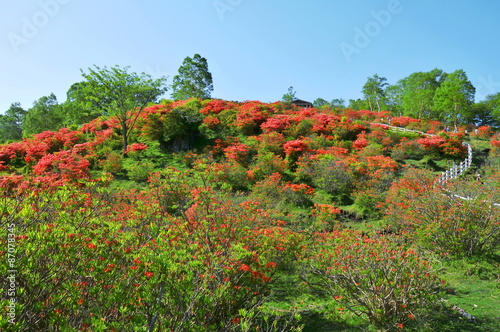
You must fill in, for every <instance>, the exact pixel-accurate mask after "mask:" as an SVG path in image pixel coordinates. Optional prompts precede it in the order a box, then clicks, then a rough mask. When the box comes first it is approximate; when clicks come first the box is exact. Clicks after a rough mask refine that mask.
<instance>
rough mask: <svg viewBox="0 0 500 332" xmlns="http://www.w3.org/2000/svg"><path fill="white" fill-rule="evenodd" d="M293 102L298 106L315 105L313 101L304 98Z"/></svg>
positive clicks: (308, 106)
mask: <svg viewBox="0 0 500 332" xmlns="http://www.w3.org/2000/svg"><path fill="white" fill-rule="evenodd" d="M292 104H293V105H296V106H299V107H305V108H311V107H313V104H312V103H310V102H308V101H305V100H302V99H295V100H292Z"/></svg>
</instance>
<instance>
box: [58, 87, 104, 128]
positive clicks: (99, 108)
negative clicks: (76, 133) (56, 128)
mask: <svg viewBox="0 0 500 332" xmlns="http://www.w3.org/2000/svg"><path fill="white" fill-rule="evenodd" d="M84 86H85V82H77V83H74V84H73V85H71V87H70V88H69V89H68V91H67V92H66V101H65V102H64V104H62V107H63V114H64V119H63V122H64V125H65V126H70V125H78V126H79V125H82V124H84V123H88V122H90V121H92V120H93V119H96V118H98V117H99V116H101V115H104V112H105V111H104V109H105V107H104V105H103V101H101V100H95V99H93V98H91V97H90V96H86V95H85V93H86V91H87V90H85V89H84Z"/></svg>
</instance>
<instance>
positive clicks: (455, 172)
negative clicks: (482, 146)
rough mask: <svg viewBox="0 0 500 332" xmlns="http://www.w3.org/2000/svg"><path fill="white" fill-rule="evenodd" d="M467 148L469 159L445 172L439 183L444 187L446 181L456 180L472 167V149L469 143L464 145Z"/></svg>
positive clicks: (438, 180) (439, 178) (438, 179)
mask: <svg viewBox="0 0 500 332" xmlns="http://www.w3.org/2000/svg"><path fill="white" fill-rule="evenodd" d="M463 145H465V146H466V147H467V158H466V159H465V160H464V161H462V162H461V163H460V164H458V165H453V167H452V168H450V169H448V170H447V171H446V172H443V173H442V174H441V175H440V176H439V177H438V178H437V183H438V184H440V185H442V184H445V183H446V181H449V180H454V179H456V178H457V177H459V176H460V175H462V174H464V173H465V172H466V171H467V170H468V169H469V168H470V167H471V165H472V147H471V146H470V144H469V143H465V142H464V143H463Z"/></svg>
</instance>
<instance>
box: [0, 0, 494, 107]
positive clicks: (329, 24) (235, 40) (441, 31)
mask: <svg viewBox="0 0 500 332" xmlns="http://www.w3.org/2000/svg"><path fill="white" fill-rule="evenodd" d="M0 4H1V5H2V10H1V12H0V112H2V113H3V112H4V111H5V110H7V109H8V107H9V106H10V104H11V103H12V102H21V105H22V106H23V107H24V108H25V109H28V108H30V107H31V106H32V104H33V102H34V101H35V100H37V99H39V98H40V97H42V96H46V95H49V94H50V93H51V92H53V93H54V94H55V95H56V96H57V98H58V101H59V102H64V101H65V100H66V91H67V90H68V88H69V87H70V86H71V84H73V83H75V82H78V81H81V80H82V77H81V73H80V69H84V70H87V69H88V68H89V67H91V66H93V65H94V64H95V65H98V66H100V67H102V66H108V67H110V66H114V65H119V66H122V67H124V66H130V67H131V70H132V71H135V72H139V73H140V72H146V73H148V74H150V75H152V76H153V77H159V76H168V77H169V80H168V83H169V84H171V83H172V78H173V76H175V75H176V74H177V70H178V68H179V66H180V65H181V63H182V61H183V59H184V58H185V57H186V56H193V55H194V54H195V53H199V54H200V55H201V56H203V57H205V58H207V60H208V65H209V70H210V71H211V73H212V75H213V80H214V91H213V93H212V96H213V97H215V98H222V99H228V100H236V101H242V100H260V101H263V102H272V101H276V100H279V99H281V97H282V96H283V94H284V93H286V92H287V89H288V87H290V86H293V87H294V89H295V91H296V92H297V97H299V98H301V99H305V100H308V101H314V100H315V99H316V98H318V97H321V98H324V99H326V100H328V101H330V100H332V99H334V98H343V99H345V100H346V101H347V100H349V99H356V98H361V97H362V94H361V92H360V91H361V88H362V86H363V84H364V83H365V82H366V79H367V77H369V76H372V75H374V74H378V75H379V76H383V77H386V78H387V79H388V83H390V84H393V83H396V82H397V81H398V80H399V79H401V78H404V77H406V76H408V75H409V74H411V73H413V72H417V71H430V70H432V69H434V68H439V69H443V70H444V71H446V72H452V71H454V70H457V69H463V70H465V72H466V73H467V75H468V77H469V79H470V80H471V82H472V83H473V85H474V86H475V87H476V89H477V92H476V100H482V99H484V97H485V96H486V95H488V94H492V93H496V92H498V91H500V64H499V63H500V62H499V59H500V20H499V19H498V16H499V14H500V1H497V0H474V1H472V0H440V1H437V0H310V1H305V0H302V1H300V0H142V1H139V0H136V1H132V0H120V1H118V0H0ZM169 96H170V94H169V93H168V95H167V96H166V97H169Z"/></svg>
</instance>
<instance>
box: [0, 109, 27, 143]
mask: <svg viewBox="0 0 500 332" xmlns="http://www.w3.org/2000/svg"><path fill="white" fill-rule="evenodd" d="M26 113H27V111H25V110H24V109H23V108H22V107H21V104H20V103H12V104H11V105H10V107H9V109H8V110H7V111H6V112H5V114H4V115H0V143H5V142H6V141H8V140H13V141H18V140H21V139H22V138H23V129H22V124H23V121H24V118H25V117H26Z"/></svg>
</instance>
